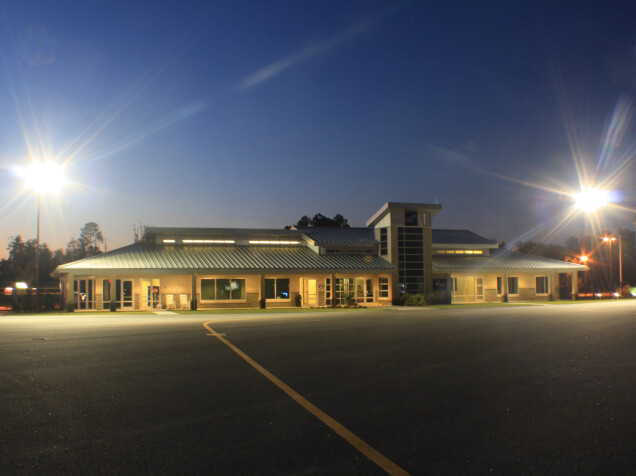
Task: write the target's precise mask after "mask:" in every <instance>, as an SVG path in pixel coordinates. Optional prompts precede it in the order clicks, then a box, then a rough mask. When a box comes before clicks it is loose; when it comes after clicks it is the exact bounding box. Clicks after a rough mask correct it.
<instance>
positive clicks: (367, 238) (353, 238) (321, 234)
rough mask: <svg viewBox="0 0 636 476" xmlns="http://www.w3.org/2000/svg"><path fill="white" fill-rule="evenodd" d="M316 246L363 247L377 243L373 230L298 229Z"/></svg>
mask: <svg viewBox="0 0 636 476" xmlns="http://www.w3.org/2000/svg"><path fill="white" fill-rule="evenodd" d="M299 230H300V231H302V232H303V234H304V235H305V236H307V237H308V238H309V239H311V240H313V241H314V243H315V244H316V245H322V246H324V245H364V247H368V246H370V245H375V244H377V243H378V242H377V241H376V239H375V231H374V229H373V228H299Z"/></svg>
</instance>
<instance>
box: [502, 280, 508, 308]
mask: <svg viewBox="0 0 636 476" xmlns="http://www.w3.org/2000/svg"><path fill="white" fill-rule="evenodd" d="M503 302H508V275H507V274H504V275H503Z"/></svg>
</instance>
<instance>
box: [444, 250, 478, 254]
mask: <svg viewBox="0 0 636 476" xmlns="http://www.w3.org/2000/svg"><path fill="white" fill-rule="evenodd" d="M435 253H436V254H438V255H483V254H484V250H435Z"/></svg>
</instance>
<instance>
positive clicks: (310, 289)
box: [303, 279, 318, 306]
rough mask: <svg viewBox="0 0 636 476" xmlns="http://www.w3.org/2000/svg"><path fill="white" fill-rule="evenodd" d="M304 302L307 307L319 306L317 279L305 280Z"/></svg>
mask: <svg viewBox="0 0 636 476" xmlns="http://www.w3.org/2000/svg"><path fill="white" fill-rule="evenodd" d="M303 282H304V288H305V289H304V291H305V292H304V294H305V296H304V298H305V299H304V301H305V304H306V305H307V306H316V305H318V295H317V294H316V280H315V279H304V280H303Z"/></svg>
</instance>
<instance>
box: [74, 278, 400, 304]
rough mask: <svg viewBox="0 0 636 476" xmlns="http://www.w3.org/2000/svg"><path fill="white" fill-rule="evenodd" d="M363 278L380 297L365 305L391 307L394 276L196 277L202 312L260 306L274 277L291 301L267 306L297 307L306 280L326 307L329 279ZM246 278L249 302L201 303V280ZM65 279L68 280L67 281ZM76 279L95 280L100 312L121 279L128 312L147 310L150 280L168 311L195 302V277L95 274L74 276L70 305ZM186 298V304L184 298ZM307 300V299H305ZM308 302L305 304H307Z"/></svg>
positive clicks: (214, 301)
mask: <svg viewBox="0 0 636 476" xmlns="http://www.w3.org/2000/svg"><path fill="white" fill-rule="evenodd" d="M380 276H382V277H387V278H388V279H389V296H388V297H387V298H382V299H380V298H379V297H378V295H379V277H380ZM344 277H347V278H348V277H351V278H363V279H365V280H366V279H371V280H372V283H373V290H374V292H375V296H376V297H377V299H376V302H375V303H364V304H365V305H389V304H391V299H392V293H391V287H392V283H393V281H394V279H393V276H392V273H387V274H381V275H378V274H368V275H367V274H362V273H356V274H337V273H336V274H326V273H323V274H308V275H298V274H262V275H261V274H252V275H239V274H235V275H225V274H199V275H196V278H195V281H196V299H197V308H198V309H215V308H255V307H259V305H260V303H259V301H260V299H261V297H263V296H264V290H265V289H264V280H265V279H271V278H288V279H289V287H290V299H268V300H267V301H266V306H267V307H270V308H277V307H280V308H283V307H294V306H295V305H296V296H298V295H301V296H302V293H303V279H315V280H316V299H317V301H316V306H320V307H322V306H325V305H326V289H327V288H326V278H332V279H334V278H344ZM222 278H228V279H232V278H234V279H245V299H241V300H236V301H234V300H233V301H216V300H209V301H201V280H202V279H222ZM63 279H64V278H63ZM73 279H95V304H96V310H103V309H109V305H110V302H108V303H104V302H103V281H104V280H108V279H110V280H111V282H112V283H113V286H112V291H111V299H114V298H115V293H114V288H115V284H114V283H115V281H116V280H117V279H119V280H122V281H124V280H125V281H131V282H132V294H133V307H129V308H125V310H144V309H146V308H147V307H146V299H145V295H144V293H145V291H144V289H142V282H144V281H150V282H153V280H154V282H155V283H156V282H157V280H158V282H159V289H160V301H159V303H160V307H161V308H164V309H165V308H166V307H167V306H168V305H169V300H168V295H171V297H172V304H173V305H174V307H175V308H182V309H183V308H189V305H190V301H191V300H192V275H143V276H140V275H136V276H130V275H128V276H126V275H124V276H122V275H108V276H106V275H97V276H95V275H92V276H76V277H70V278H69V279H68V280H67V281H66V283H67V296H68V298H67V303H69V304H71V303H72V299H73ZM334 291H335V286H334V282H333V281H332V290H331V292H332V299H333V295H334ZM182 296H185V301H184V300H183V299H182ZM303 301H304V299H303ZM304 304H305V303H304V302H303V305H304Z"/></svg>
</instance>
